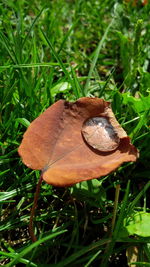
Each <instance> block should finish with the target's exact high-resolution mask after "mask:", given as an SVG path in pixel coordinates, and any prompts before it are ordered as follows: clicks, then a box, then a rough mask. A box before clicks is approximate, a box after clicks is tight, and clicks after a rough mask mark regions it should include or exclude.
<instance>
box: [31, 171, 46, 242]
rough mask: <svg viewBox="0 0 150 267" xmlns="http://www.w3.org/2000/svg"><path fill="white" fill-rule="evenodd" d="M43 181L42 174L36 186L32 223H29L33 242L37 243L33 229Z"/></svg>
mask: <svg viewBox="0 0 150 267" xmlns="http://www.w3.org/2000/svg"><path fill="white" fill-rule="evenodd" d="M42 181H43V177H42V174H41V176H40V179H39V181H38V184H37V186H36V192H35V195H34V202H33V206H32V209H31V214H30V221H29V233H30V236H31V240H32V242H35V241H37V238H36V236H35V234H34V229H33V219H34V216H35V210H36V207H37V202H38V198H39V193H40V187H41V184H42Z"/></svg>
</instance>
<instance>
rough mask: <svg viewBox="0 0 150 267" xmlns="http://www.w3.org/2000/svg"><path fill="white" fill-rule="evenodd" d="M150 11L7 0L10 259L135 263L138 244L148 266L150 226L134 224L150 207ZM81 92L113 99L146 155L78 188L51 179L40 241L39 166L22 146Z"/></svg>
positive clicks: (3, 106) (43, 199)
mask: <svg viewBox="0 0 150 267" xmlns="http://www.w3.org/2000/svg"><path fill="white" fill-rule="evenodd" d="M139 2H140V1H139ZM149 13H150V3H149V4H148V5H145V6H142V4H140V3H139V4H138V5H137V6H133V5H132V3H126V1H115V0H112V1H108V0H105V1H101V0H99V1H95V0H90V1H83V0H77V1H64V0H56V1H54V0H52V1H48V0H46V1H36V0H35V1H33V0H32V1H30V2H28V1H25V0H21V1H14V0H9V1H3V0H2V1H1V2H0V14H1V15H0V125H1V139H0V144H1V158H0V164H1V172H0V186H1V192H0V204H1V206H0V213H1V223H0V237H1V250H0V263H1V264H2V265H3V266H8V267H10V266H18V267H19V266H27V267H29V266H33V267H42V266H44V267H47V266H60V267H62V266H70V265H71V266H86V267H88V266H101V267H105V266H128V265H127V261H130V259H129V258H128V259H127V258H126V251H128V249H129V247H135V246H136V247H138V258H137V263H136V265H137V266H149V262H150V233H149V232H147V236H146V237H145V236H143V235H142V234H141V235H138V233H137V232H136V231H134V230H133V229H132V235H131V234H129V233H128V232H127V229H128V228H127V226H128V225H126V224H127V223H128V220H129V221H130V220H131V221H132V222H133V219H132V215H133V214H135V212H141V211H144V212H147V213H149V212H150V197H149V193H148V192H149V190H150V182H149V178H150V168H149V159H150V150H149V144H150V38H149V36H150V24H149ZM82 96H96V97H101V98H104V99H105V100H107V101H110V102H111V103H112V108H113V111H114V113H115V115H116V117H117V119H118V121H119V123H120V124H121V125H122V126H123V127H124V129H125V130H126V131H127V133H128V135H129V136H130V137H131V140H132V143H133V144H134V145H135V146H136V147H137V148H138V149H139V151H140V158H139V159H138V160H137V162H136V163H128V164H124V165H122V166H121V167H120V168H119V169H118V170H116V171H115V172H114V173H112V174H110V175H108V176H107V177H103V179H99V180H98V179H95V180H92V181H89V182H83V183H81V184H77V185H75V186H73V187H70V188H55V187H52V186H50V185H47V184H45V183H43V184H42V186H41V193H40V197H39V201H38V208H37V210H36V218H35V233H36V235H37V236H38V241H37V242H35V243H33V244H32V243H31V240H30V237H29V233H28V224H29V217H30V210H31V207H32V204H33V198H34V192H35V187H36V184H37V181H38V179H39V176H40V173H39V171H33V170H30V169H28V168H27V167H26V166H24V165H23V163H22V162H21V159H20V158H19V156H18V153H17V148H18V146H19V144H20V142H21V140H22V136H23V133H24V132H25V130H26V129H27V127H28V126H29V124H30V122H31V121H32V120H34V119H35V118H36V117H37V116H38V115H40V114H41V113H42V112H43V111H44V110H45V109H46V108H47V107H49V106H50V105H51V104H53V103H54V102H56V101H57V100H59V99H60V98H63V99H66V100H69V101H75V100H76V99H78V98H79V97H82ZM118 184H119V185H120V193H119V192H118V193H119V200H117V198H116V200H115V194H117V193H115V191H116V188H118V186H117V185H118ZM115 217H116V219H115V222H114V221H113V223H112V218H115ZM133 223H134V222H133ZM141 223H142V222H141ZM149 224H150V223H149V221H147V225H149ZM113 228H114V230H113ZM149 228H150V225H149ZM112 230H113V231H112Z"/></svg>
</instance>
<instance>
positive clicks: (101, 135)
mask: <svg viewBox="0 0 150 267" xmlns="http://www.w3.org/2000/svg"><path fill="white" fill-rule="evenodd" d="M82 134H83V136H84V138H85V140H86V142H87V143H88V144H89V145H90V146H91V147H93V148H95V149H97V150H99V151H103V152H109V151H113V150H115V149H116V148H117V147H118V146H119V143H120V138H119V136H118V135H117V132H116V131H115V129H114V127H113V126H112V125H111V123H110V122H109V119H107V118H106V117H93V118H89V119H88V120H86V121H85V122H84V123H83V126H82Z"/></svg>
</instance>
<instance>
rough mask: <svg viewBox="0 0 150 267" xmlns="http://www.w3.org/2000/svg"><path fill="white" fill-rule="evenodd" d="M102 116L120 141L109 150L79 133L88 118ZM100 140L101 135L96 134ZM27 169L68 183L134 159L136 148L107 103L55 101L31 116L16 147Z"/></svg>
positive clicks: (50, 180) (53, 181)
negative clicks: (94, 146)
mask: <svg viewBox="0 0 150 267" xmlns="http://www.w3.org/2000/svg"><path fill="white" fill-rule="evenodd" d="M93 117H104V118H106V119H107V120H108V121H109V123H111V125H112V126H113V128H114V129H115V131H116V133H117V136H118V138H119V139H120V142H119V143H118V145H117V147H116V149H115V150H113V151H108V152H102V151H99V150H97V149H94V148H92V147H91V145H90V144H88V143H87V141H85V139H84V137H83V134H82V126H83V124H84V123H85V121H87V120H88V119H89V118H93ZM99 139H100V142H101V137H99ZM18 151H19V154H20V156H21V157H22V159H23V162H24V164H26V165H27V166H28V167H29V168H32V169H38V170H42V173H43V179H44V180H45V181H46V182H47V183H49V184H52V185H56V186H69V185H72V184H75V183H78V182H81V181H84V180H90V179H93V178H98V177H101V176H104V175H107V174H108V173H110V172H112V171H113V170H115V169H116V168H118V167H119V166H120V165H121V164H122V163H123V162H128V161H135V160H136V159H137V157H138V152H137V149H136V148H135V147H134V146H133V145H132V144H131V143H130V139H129V137H127V135H126V133H125V131H124V130H123V129H122V128H121V126H120V125H119V124H118V122H117V121H116V119H115V117H114V115H113V113H112V110H111V108H110V104H109V103H108V102H105V101H104V100H102V99H99V98H88V97H83V98H80V99H78V100H77V101H76V102H75V103H69V102H66V101H63V100H59V101H58V102H56V103H55V104H53V105H52V106H51V107H49V108H48V109H47V110H46V111H45V112H44V113H43V114H41V115H40V116H39V117H38V118H37V119H35V120H34V121H33V122H32V123H31V125H30V126H29V128H28V129H27V131H26V133H25V134H24V137H23V141H22V143H21V145H20V147H19V150H18Z"/></svg>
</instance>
